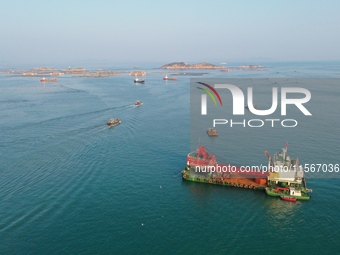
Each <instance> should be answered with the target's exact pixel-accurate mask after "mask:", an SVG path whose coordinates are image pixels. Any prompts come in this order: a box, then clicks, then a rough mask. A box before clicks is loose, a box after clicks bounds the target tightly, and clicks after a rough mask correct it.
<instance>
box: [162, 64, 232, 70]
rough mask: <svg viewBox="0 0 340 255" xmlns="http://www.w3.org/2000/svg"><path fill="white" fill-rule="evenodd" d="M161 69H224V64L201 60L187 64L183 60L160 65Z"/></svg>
mask: <svg viewBox="0 0 340 255" xmlns="http://www.w3.org/2000/svg"><path fill="white" fill-rule="evenodd" d="M160 68H162V69H224V68H225V66H217V65H213V64H210V63H207V62H202V63H198V64H191V65H190V64H188V63H184V62H173V63H170V64H166V65H164V66H161V67H160Z"/></svg>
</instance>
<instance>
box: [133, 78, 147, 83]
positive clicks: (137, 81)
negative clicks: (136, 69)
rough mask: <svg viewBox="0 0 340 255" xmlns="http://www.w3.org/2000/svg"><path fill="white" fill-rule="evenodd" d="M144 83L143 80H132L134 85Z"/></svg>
mask: <svg viewBox="0 0 340 255" xmlns="http://www.w3.org/2000/svg"><path fill="white" fill-rule="evenodd" d="M144 82H145V81H144V80H140V79H138V78H136V79H134V83H144Z"/></svg>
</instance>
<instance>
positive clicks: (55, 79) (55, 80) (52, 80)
mask: <svg viewBox="0 0 340 255" xmlns="http://www.w3.org/2000/svg"><path fill="white" fill-rule="evenodd" d="M40 81H41V82H57V78H52V79H46V78H45V77H42V78H41V79H40Z"/></svg>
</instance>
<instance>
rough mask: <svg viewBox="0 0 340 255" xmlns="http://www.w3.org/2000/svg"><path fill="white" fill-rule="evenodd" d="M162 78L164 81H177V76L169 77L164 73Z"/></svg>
mask: <svg viewBox="0 0 340 255" xmlns="http://www.w3.org/2000/svg"><path fill="white" fill-rule="evenodd" d="M163 80H165V81H177V78H176V77H173V78H170V77H168V76H167V75H165V76H164V78H163Z"/></svg>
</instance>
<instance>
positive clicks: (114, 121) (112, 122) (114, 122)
mask: <svg viewBox="0 0 340 255" xmlns="http://www.w3.org/2000/svg"><path fill="white" fill-rule="evenodd" d="M120 123H122V122H121V120H120V119H109V120H108V121H107V123H106V124H107V125H108V126H110V127H113V126H116V125H118V124H120Z"/></svg>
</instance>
